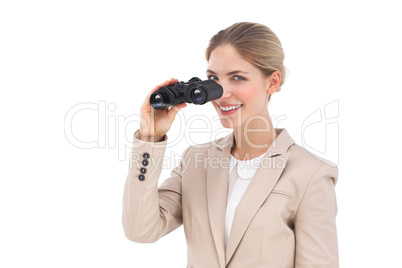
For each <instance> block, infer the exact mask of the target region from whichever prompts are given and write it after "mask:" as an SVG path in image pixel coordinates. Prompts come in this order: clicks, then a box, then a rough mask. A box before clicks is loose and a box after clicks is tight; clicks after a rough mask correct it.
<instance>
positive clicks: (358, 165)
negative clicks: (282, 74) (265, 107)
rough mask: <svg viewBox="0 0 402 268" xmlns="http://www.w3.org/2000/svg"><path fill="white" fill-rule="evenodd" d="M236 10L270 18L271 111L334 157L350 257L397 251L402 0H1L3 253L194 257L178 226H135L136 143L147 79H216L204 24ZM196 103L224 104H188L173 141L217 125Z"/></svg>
mask: <svg viewBox="0 0 402 268" xmlns="http://www.w3.org/2000/svg"><path fill="white" fill-rule="evenodd" d="M239 21H252V22H259V23H263V24H265V25H267V26H269V27H270V28H271V29H272V30H273V31H274V32H275V33H276V34H277V35H278V37H279V38H280V40H281V42H282V44H283V48H284V50H285V53H286V59H285V65H286V67H287V68H288V70H289V75H288V79H287V81H286V82H285V85H284V86H283V88H282V91H281V92H278V93H275V94H274V95H273V97H272V98H271V103H270V107H269V111H270V114H271V116H273V117H276V118H280V119H281V120H276V121H275V120H273V122H274V127H279V128H286V129H287V130H288V132H289V133H290V135H291V136H292V137H293V139H294V140H295V141H296V143H298V144H300V145H303V146H305V147H306V149H308V150H310V151H312V152H314V153H316V154H318V155H321V156H323V157H325V158H327V159H329V160H331V161H333V162H335V163H336V164H338V165H339V183H338V185H337V188H336V190H337V198H338V206H339V213H338V218H337V224H338V235H339V249H340V263H341V267H345V268H349V267H351V268H355V267H401V265H402V259H401V258H400V241H401V238H402V236H401V225H402V220H401V219H402V217H401V216H400V215H399V214H400V211H401V209H400V204H401V201H402V198H401V195H400V193H401V188H400V186H401V183H400V181H401V173H400V170H399V167H400V160H401V159H400V156H399V154H398V153H399V152H400V150H401V146H400V137H401V134H402V133H401V130H400V129H401V128H400V126H399V124H400V123H398V122H400V119H399V118H398V117H399V116H400V115H401V108H400V106H401V105H400V101H399V97H400V96H401V94H400V91H401V89H402V88H401V82H400V79H401V71H402V68H401V62H402V53H401V48H402V41H401V25H402V19H401V16H400V8H398V1H252V0H248V1H233V0H232V1H207V0H205V1H199V2H194V3H193V2H191V1H148V2H145V1H137V2H135V1H87V0H80V1H74V0H72V1H18V0H15V1H2V2H1V4H0V89H1V98H0V104H1V105H0V117H1V131H0V154H1V168H0V179H1V181H0V217H1V220H0V254H1V257H0V267H185V265H186V244H185V239H184V234H183V229H182V228H179V229H177V230H176V231H174V232H173V233H171V234H169V235H167V236H165V237H164V238H162V239H161V240H160V241H158V242H157V243H154V244H137V243H133V242H130V241H128V240H127V239H126V237H125V236H124V233H123V228H122V224H121V212H122V194H123V187H124V182H125V179H126V175H127V170H128V160H127V157H128V150H129V147H130V142H131V141H132V134H133V133H134V131H135V130H136V129H137V128H138V127H139V124H138V114H139V108H140V105H141V104H142V102H143V101H144V98H145V96H146V95H147V93H148V92H149V91H150V90H151V89H152V88H153V87H154V86H155V85H157V84H159V83H161V82H163V81H165V80H166V79H169V78H171V77H175V78H178V79H179V80H182V81H184V80H188V79H189V78H191V77H192V76H199V77H200V78H203V79H205V78H206V77H205V70H206V66H207V65H206V61H205V59H204V51H205V48H206V47H207V44H208V40H209V38H210V37H211V36H212V35H213V34H215V33H216V32H217V31H219V30H221V29H223V28H226V27H227V26H229V25H231V24H233V23H235V22H239ZM76 105H78V106H76ZM80 105H81V106H80ZM82 105H83V106H82ZM77 107H81V108H82V107H87V109H85V110H83V109H81V110H80V111H79V112H77V111H76V113H74V114H73V115H74V117H72V116H71V115H72V111H75V110H74V109H76V108H77ZM89 107H92V110H91V109H89ZM94 107H95V108H94ZM102 107H103V108H102ZM105 107H108V108H109V109H108V110H105ZM325 107H326V108H325ZM102 113H103V117H102ZM326 113H328V114H329V115H331V116H330V117H332V118H330V119H328V120H327V118H326V117H325V116H326ZM197 114H202V115H203V116H205V117H206V118H210V119H212V118H213V117H214V116H215V115H216V114H215V111H214V110H213V108H212V106H211V105H210V104H207V105H205V106H194V105H189V106H188V107H187V108H185V109H183V110H182V111H181V112H180V113H179V115H178V116H181V118H182V120H184V121H181V122H179V121H175V122H174V124H173V126H172V129H171V131H170V132H169V133H168V136H169V147H168V148H167V150H166V155H170V156H174V157H177V156H180V155H181V154H182V152H183V151H184V149H185V148H187V146H189V145H190V144H194V143H201V142H206V141H209V140H210V139H211V136H210V134H208V133H211V131H212V130H219V129H221V126H220V124H219V122H218V121H215V122H212V123H211V125H207V124H204V125H203V124H201V123H194V124H190V123H189V121H188V120H189V119H190V118H192V117H194V116H195V115H197ZM320 116H322V119H321V120H320ZM327 117H328V116H327ZM317 118H318V120H319V121H317ZM66 119H69V120H66ZM119 120H120V121H119ZM186 120H187V121H186ZM66 121H67V124H66ZM314 122H318V123H316V124H313V123H314ZM66 126H67V127H66ZM98 126H99V127H98ZM196 127H198V128H201V129H199V130H198V132H200V133H201V134H199V135H195V134H194V136H191V135H190V134H191V133H190V129H193V130H192V131H193V132H194V128H196ZM202 129H203V130H202ZM202 131H204V133H202ZM196 132H197V131H196ZM69 133H70V134H71V133H73V134H74V137H75V139H76V140H75V141H74V140H72V139H71V136H68V135H69ZM303 133H304V136H302V134H303ZM77 141H81V142H83V141H85V142H91V141H94V142H95V145H93V143H87V144H86V145H87V146H88V147H93V148H86V149H85V148H83V147H84V145H83V144H81V145H77ZM96 142H97V143H96ZM78 144H79V143H78ZM172 158H173V157H172ZM176 160H177V161H178V159H176ZM176 160H175V161H176ZM177 161H176V162H172V163H170V164H168V165H167V166H166V167H165V168H164V170H163V172H162V178H161V180H160V181H163V180H164V179H166V178H167V177H168V176H169V175H170V171H171V170H172V169H173V167H174V165H175V163H178V162H177Z"/></svg>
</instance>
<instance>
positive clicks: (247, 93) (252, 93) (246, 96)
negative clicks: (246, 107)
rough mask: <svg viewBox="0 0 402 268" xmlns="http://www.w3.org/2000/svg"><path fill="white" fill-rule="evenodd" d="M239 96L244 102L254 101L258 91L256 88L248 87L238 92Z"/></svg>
mask: <svg viewBox="0 0 402 268" xmlns="http://www.w3.org/2000/svg"><path fill="white" fill-rule="evenodd" d="M238 98H239V99H240V100H241V101H242V102H243V103H244V104H247V103H249V102H254V101H255V99H256V98H260V97H259V96H258V91H257V90H256V89H255V88H251V87H249V88H247V89H244V90H241V91H239V92H238Z"/></svg>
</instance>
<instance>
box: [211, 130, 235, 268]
mask: <svg viewBox="0 0 402 268" xmlns="http://www.w3.org/2000/svg"><path fill="white" fill-rule="evenodd" d="M233 136H234V135H233V132H232V133H231V134H230V135H228V136H226V137H224V138H222V139H219V140H217V141H216V144H214V146H211V147H210V148H209V150H208V171H207V203H208V216H209V223H210V227H211V231H212V235H213V238H214V242H215V247H216V251H217V253H218V257H219V263H220V267H225V214H226V199H227V191H228V176H229V155H230V151H231V147H232V145H233Z"/></svg>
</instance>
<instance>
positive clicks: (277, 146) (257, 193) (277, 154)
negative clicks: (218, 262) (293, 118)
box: [225, 129, 294, 265]
mask: <svg viewBox="0 0 402 268" xmlns="http://www.w3.org/2000/svg"><path fill="white" fill-rule="evenodd" d="M275 130H276V131H277V133H278V134H279V135H278V137H277V138H276V139H275V141H274V143H273V144H272V145H271V146H270V147H269V149H268V151H267V153H266V155H265V156H264V157H263V158H262V160H261V164H260V167H259V168H258V169H257V170H256V173H255V175H254V177H253V179H252V180H251V182H250V185H249V186H248V188H247V190H246V192H245V193H244V195H243V197H242V199H241V201H240V203H239V205H238V206H237V208H236V212H235V216H234V219H233V223H232V228H231V231H230V235H229V240H228V243H227V247H226V255H225V260H226V262H225V265H227V264H228V263H229V261H230V259H231V258H232V256H233V254H234V252H235V251H236V248H237V246H238V245H239V243H240V241H241V239H242V237H243V235H244V233H245V232H246V230H247V228H248V226H249V224H250V222H251V221H252V219H253V218H254V216H255V214H256V213H257V211H258V210H259V208H260V207H261V205H262V204H263V203H264V201H265V200H266V199H267V198H268V196H269V194H270V193H271V192H272V190H273V188H274V187H275V185H276V183H277V182H278V180H279V178H280V176H281V174H282V172H283V170H284V169H285V166H286V163H287V160H288V157H289V153H287V150H288V148H289V147H290V146H291V145H292V144H294V141H293V139H292V138H291V137H290V136H289V135H288V133H287V131H286V129H275Z"/></svg>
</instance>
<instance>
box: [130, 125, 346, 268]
mask: <svg viewBox="0 0 402 268" xmlns="http://www.w3.org/2000/svg"><path fill="white" fill-rule="evenodd" d="M275 131H276V132H277V133H278V137H277V138H276V140H275V141H274V143H273V144H272V145H271V146H270V148H269V149H268V151H267V154H266V155H265V156H264V157H263V159H262V161H261V164H260V167H259V168H258V169H257V171H256V173H255V175H254V177H253V179H252V181H251V183H250V185H249V187H248V188H247V191H246V192H245V194H244V196H243V198H242V200H241V201H240V203H239V205H238V207H237V208H236V213H235V217H234V220H233V225H232V229H231V233H230V236H229V240H228V244H227V247H226V248H225V209H226V200H227V190H228V170H229V156H230V149H231V147H232V145H233V144H234V135H233V132H232V133H231V134H230V135H228V136H226V137H224V138H220V139H217V140H215V141H212V142H209V143H205V144H200V145H197V146H195V145H194V146H190V147H188V148H187V149H186V150H185V151H184V153H183V157H182V159H181V162H180V165H179V166H177V167H176V168H174V169H173V171H172V172H171V177H170V178H168V179H166V180H165V181H164V182H163V183H162V185H161V186H160V187H159V189H158V186H157V185H158V179H159V177H160V173H161V170H162V159H163V157H164V153H165V147H166V144H167V140H168V137H167V136H165V137H164V140H163V141H161V142H158V143H151V142H144V141H141V140H139V139H138V130H137V131H136V132H135V134H134V142H133V147H132V151H131V160H130V167H129V171H128V176H127V179H126V184H125V188H124V197H123V218H122V220H123V227H124V232H125V235H126V236H127V238H128V239H129V240H132V241H134V242H140V243H149V242H155V241H157V240H158V239H159V238H161V237H162V236H164V235H166V234H168V233H170V232H171V231H173V230H174V229H176V228H177V227H179V226H180V225H181V224H183V227H184V231H185V236H186V240H187V248H188V253H187V261H188V262H187V267H196V268H215V267H222V268H223V267H231V268H252V267H264V268H265V267H266V268H268V267H269V268H285V267H286V268H291V267H292V268H293V267H297V268H302V267H303V268H307V267H315V268H318V267H320V268H335V267H338V266H339V264H338V245H337V233H336V224H335V218H336V214H337V204H336V197H335V190H334V186H335V184H336V182H337V177H338V168H337V166H336V165H335V164H333V163H331V162H329V161H327V160H325V159H323V158H320V157H318V156H316V155H314V154H312V153H310V152H309V151H307V150H306V149H304V148H303V147H301V146H299V145H297V144H295V142H294V141H293V139H292V138H291V137H290V136H289V134H288V132H287V131H286V129H275ZM144 154H145V155H144ZM144 157H145V158H144ZM147 157H148V158H147ZM144 159H145V160H146V161H144ZM147 162H148V163H147ZM141 169H142V170H141ZM145 169H146V170H145ZM144 172H146V173H145V174H142V173H144ZM141 175H142V176H141Z"/></svg>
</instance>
